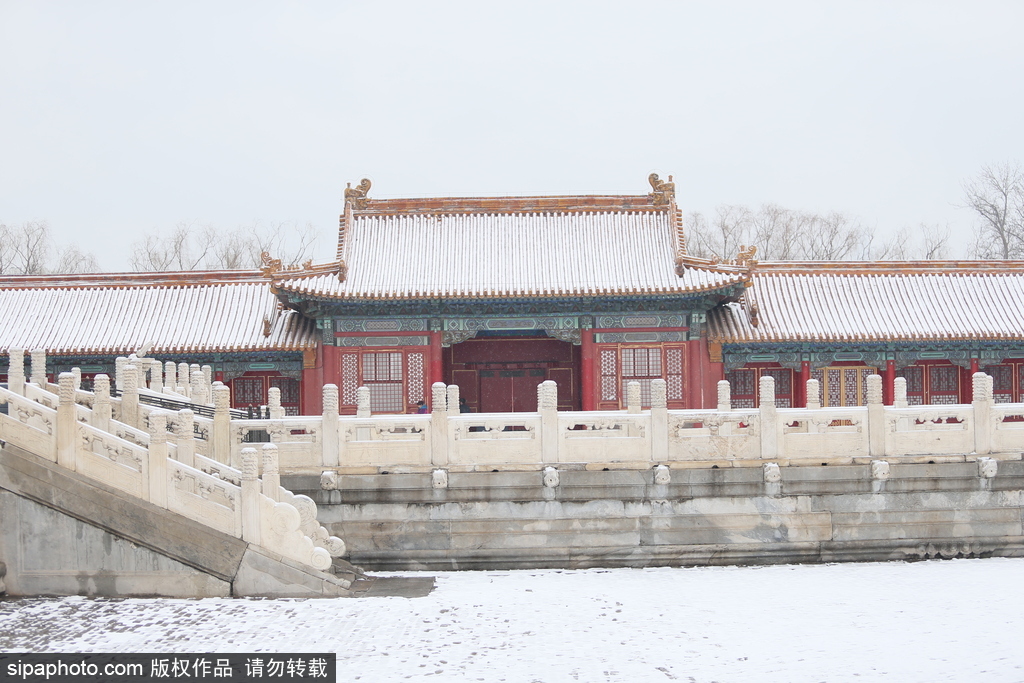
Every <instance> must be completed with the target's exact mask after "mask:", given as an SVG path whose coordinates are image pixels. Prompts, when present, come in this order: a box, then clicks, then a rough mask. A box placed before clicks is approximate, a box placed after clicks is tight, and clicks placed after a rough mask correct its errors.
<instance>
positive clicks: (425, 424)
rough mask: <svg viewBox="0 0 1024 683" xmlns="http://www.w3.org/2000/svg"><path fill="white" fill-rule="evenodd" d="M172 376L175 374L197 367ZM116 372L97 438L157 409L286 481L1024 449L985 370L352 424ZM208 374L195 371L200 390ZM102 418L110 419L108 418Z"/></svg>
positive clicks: (451, 397) (1013, 417)
mask: <svg viewBox="0 0 1024 683" xmlns="http://www.w3.org/2000/svg"><path fill="white" fill-rule="evenodd" d="M175 370H176V372H177V373H178V374H179V375H180V373H183V372H187V371H188V370H189V368H187V367H185V368H180V367H179V368H175ZM120 373H121V376H122V379H123V385H124V389H123V392H122V395H121V398H120V399H115V398H110V397H109V395H108V392H107V390H106V388H105V386H106V385H105V384H104V379H103V378H101V377H97V379H96V382H95V392H94V394H93V395H92V399H91V403H92V409H91V417H89V416H88V413H89V412H90V409H89V408H88V407H87V405H86V404H87V401H85V400H82V394H83V393H88V392H81V391H78V392H75V396H76V400H79V403H80V405H79V407H78V409H77V415H78V419H79V420H83V419H85V420H86V421H88V422H89V423H90V424H92V425H93V426H97V427H99V428H101V429H102V428H103V425H109V428H108V430H107V431H110V432H112V433H114V434H115V435H117V436H119V437H121V438H122V439H124V440H126V441H129V442H132V443H136V444H137V445H143V446H144V445H145V444H146V443H147V441H146V438H147V435H148V434H149V433H150V430H149V429H148V427H147V420H149V419H150V418H151V416H152V415H153V414H165V415H166V420H167V423H168V425H169V429H170V430H171V432H172V433H171V435H170V436H169V437H168V438H169V439H170V441H171V443H170V445H169V446H168V450H171V451H174V452H175V453H174V455H175V459H177V460H178V461H180V462H184V463H186V464H190V466H191V465H194V464H197V463H199V462H205V463H219V466H220V467H226V468H230V470H231V471H232V472H240V471H241V469H242V468H241V465H242V462H241V460H242V453H243V451H244V450H245V449H247V448H250V447H257V448H258V447H259V445H260V444H261V443H270V444H273V445H274V446H276V448H277V452H278V459H279V463H280V467H281V469H282V470H283V471H285V472H288V473H314V472H322V471H324V470H331V471H334V472H340V471H345V470H346V469H349V470H352V469H357V468H366V467H375V468H380V469H384V468H388V469H390V470H394V469H395V468H426V469H429V468H444V467H449V466H453V467H469V468H472V467H474V466H481V467H487V466H501V465H508V466H533V467H538V468H542V467H544V466H553V465H558V464H559V463H583V464H593V465H611V464H616V465H618V466H620V467H624V466H630V467H634V466H635V467H657V466H659V465H666V466H671V465H672V464H673V463H678V464H679V465H683V464H684V463H693V462H709V463H723V462H724V463H727V464H736V465H748V464H749V465H753V464H755V463H759V462H764V461H775V460H779V461H784V462H799V461H810V462H813V461H814V460H830V461H845V462H849V461H850V460H851V459H853V458H867V459H878V458H887V457H919V456H932V455H934V456H972V455H973V456H987V455H990V454H1002V455H1003V457H1008V456H1009V455H1010V454H1016V455H1019V454H1020V453H1021V452H1022V451H1024V404H1006V403H1000V404H996V403H994V401H993V396H992V380H991V378H990V377H988V376H986V375H984V374H982V373H977V374H976V375H974V379H973V382H974V396H973V401H972V402H971V403H969V404H958V405H917V406H910V405H908V404H907V401H906V391H905V383H904V382H903V381H902V379H901V378H897V381H896V385H895V392H894V399H895V400H894V404H893V405H891V406H887V405H883V403H882V392H881V377H880V376H878V375H871V376H868V377H867V378H866V380H865V381H866V398H867V402H866V405H862V406H850V407H822V406H821V398H820V386H819V384H818V382H817V381H815V380H810V381H809V382H808V383H807V392H806V395H807V405H808V407H807V408H779V407H777V405H776V401H775V386H774V380H773V379H772V378H771V377H769V376H765V377H763V378H761V382H760V385H759V387H758V392H759V397H758V406H757V407H756V408H743V409H733V407H732V401H731V396H730V393H731V392H730V388H729V384H728V382H724V381H723V382H719V386H718V402H717V403H718V405H717V408H716V409H713V410H709V409H705V410H668V409H667V407H666V401H665V390H666V386H665V382H664V381H663V380H653V381H652V382H651V407H649V408H642V407H641V405H640V395H639V393H638V392H637V389H636V387H635V386H634V385H632V383H630V384H628V385H627V391H626V395H627V405H626V409H625V410H621V411H585V412H571V411H570V412H565V411H563V412H559V411H558V409H557V387H556V386H555V384H554V382H551V381H547V382H543V383H541V384H540V385H539V386H538V410H537V411H536V412H528V413H490V414H478V413H460V412H459V395H458V387H457V386H445V385H443V384H440V383H438V384H435V385H434V386H433V387H432V389H431V399H432V400H431V412H430V413H429V414H424V415H418V414H417V415H405V414H399V415H390V414H388V415H374V414H371V412H370V408H369V400H368V391H367V390H366V388H365V387H361V388H360V389H359V391H358V397H359V401H358V410H357V413H356V415H354V416H341V415H339V414H338V395H337V391H338V390H337V387H335V386H334V385H331V384H328V385H326V386H325V387H324V389H323V413H322V414H321V415H319V416H298V417H286V416H284V414H283V411H282V410H280V407H279V400H276V399H278V398H279V397H278V396H276V395H273V394H274V392H272V395H271V406H270V410H269V411H268V412H269V414H270V417H269V418H268V419H258V420H248V419H233V418H232V416H231V414H230V412H229V410H228V406H229V405H230V392H229V389H228V387H226V386H224V385H223V384H220V383H218V382H213V383H212V384H211V386H210V402H211V403H212V405H213V413H212V414H213V417H211V418H203V417H200V416H197V415H194V414H193V415H187V414H186V413H187V411H178V412H176V413H172V412H168V411H166V410H162V409H160V408H156V407H153V406H145V405H141V404H138V403H135V404H133V403H132V396H133V394H136V393H137V391H135V387H136V386H137V384H138V382H137V373H135V372H134V371H133V370H132V366H131V365H130V364H128V363H125V364H122V367H121V368H120ZM133 375H135V376H133ZM200 375H202V373H201V372H199V373H197V372H196V371H195V370H194V369H193V371H192V377H193V378H194V379H195V380H196V382H197V386H198V383H199V381H200ZM181 376H184V375H181ZM204 377H205V375H204ZM169 378H170V373H168V374H167V375H165V380H164V381H165V384H164V390H167V389H169V388H170V387H172V386H183V385H175V384H173V383H172V382H171V381H170V379H169ZM24 387H25V391H26V393H28V394H29V395H30V396H34V397H37V398H38V399H39V400H40V401H44V402H47V403H50V404H51V405H53V398H52V397H53V396H54V395H53V394H52V393H51V392H50V391H49V390H47V389H52V387H53V385H50V387H48V388H47V389H43V388H40V387H36V386H34V385H33V384H31V383H25V384H24ZM31 404H32V405H35V406H36V408H33V409H32V410H35V409H38V408H40V406H39V404H38V403H36V402H31ZM23 410H29V408H26V407H23ZM106 413H110V414H112V415H113V417H104V415H105V414H106ZM117 418H119V419H117ZM36 419H37V422H38V421H39V420H41V419H43V416H39V415H37V416H36ZM23 424H24V423H23ZM189 426H191V432H192V433H191V435H189V434H186V433H183V432H182V430H185V432H188V431H189ZM37 431H38V430H37ZM36 438H37V439H38V438H40V437H36ZM200 457H202V458H203V460H199V458H200ZM190 458H191V463H190ZM205 469H207V470H209V469H210V468H209V467H207V468H205ZM231 476H236V475H231ZM237 476H240V475H237Z"/></svg>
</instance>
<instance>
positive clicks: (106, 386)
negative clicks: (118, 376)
mask: <svg viewBox="0 0 1024 683" xmlns="http://www.w3.org/2000/svg"><path fill="white" fill-rule="evenodd" d="M92 393H93V400H92V426H93V427H95V428H96V429H99V430H101V431H104V432H109V431H110V414H111V412H110V378H109V377H107V376H106V375H96V377H94V378H93V380H92Z"/></svg>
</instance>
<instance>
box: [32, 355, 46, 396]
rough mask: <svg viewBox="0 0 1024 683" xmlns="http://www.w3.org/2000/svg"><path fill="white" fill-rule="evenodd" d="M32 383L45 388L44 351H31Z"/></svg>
mask: <svg viewBox="0 0 1024 683" xmlns="http://www.w3.org/2000/svg"><path fill="white" fill-rule="evenodd" d="M32 384H35V385H36V386H40V387H43V388H44V389H45V388H46V351H44V350H43V349H35V350H34V351H32Z"/></svg>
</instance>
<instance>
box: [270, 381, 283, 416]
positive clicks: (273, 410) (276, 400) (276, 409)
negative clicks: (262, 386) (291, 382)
mask: <svg viewBox="0 0 1024 683" xmlns="http://www.w3.org/2000/svg"><path fill="white" fill-rule="evenodd" d="M267 410H269V411H270V419H271V420H280V419H281V418H282V417H284V408H282V407H281V389H280V388H279V387H270V389H268V390H267Z"/></svg>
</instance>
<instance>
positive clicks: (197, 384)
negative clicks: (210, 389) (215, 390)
mask: <svg viewBox="0 0 1024 683" xmlns="http://www.w3.org/2000/svg"><path fill="white" fill-rule="evenodd" d="M205 382H206V378H205V377H203V373H202V371H200V370H193V371H192V375H191V376H190V377H189V388H190V390H189V396H190V400H191V401H192V403H198V404H199V405H201V406H202V405H206V404H207V403H208V401H209V398H208V397H207V395H206V383H205Z"/></svg>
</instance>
